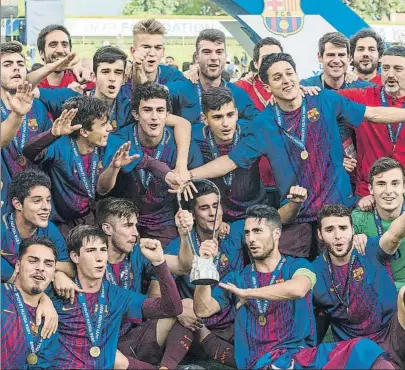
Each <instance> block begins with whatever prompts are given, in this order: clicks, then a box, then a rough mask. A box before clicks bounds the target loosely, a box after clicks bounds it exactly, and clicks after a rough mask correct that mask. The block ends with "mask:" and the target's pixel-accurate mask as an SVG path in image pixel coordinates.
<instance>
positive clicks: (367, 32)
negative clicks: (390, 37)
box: [350, 28, 385, 58]
mask: <svg viewBox="0 0 405 370" xmlns="http://www.w3.org/2000/svg"><path fill="white" fill-rule="evenodd" d="M366 37H371V38H373V39H374V40H375V41H376V43H377V51H378V56H379V57H381V55H383V53H384V50H385V42H384V40H383V39H382V37H381V36H380V35H379V34H378V33H377V32H376V31H374V30H373V29H372V28H364V29H362V30H360V31H359V32H357V33H355V34H354V35H353V36H352V37H351V38H350V56H351V57H352V58H353V55H354V52H355V50H356V46H357V41H359V40H360V39H365V38H366Z"/></svg>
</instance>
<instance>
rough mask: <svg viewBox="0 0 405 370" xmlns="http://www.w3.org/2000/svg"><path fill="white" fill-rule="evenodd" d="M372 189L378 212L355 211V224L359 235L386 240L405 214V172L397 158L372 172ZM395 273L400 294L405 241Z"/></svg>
mask: <svg viewBox="0 0 405 370" xmlns="http://www.w3.org/2000/svg"><path fill="white" fill-rule="evenodd" d="M369 188H370V193H371V194H372V195H373V197H374V200H375V208H374V209H373V210H371V211H361V210H360V209H359V208H357V209H355V210H354V211H353V213H352V220H353V228H354V231H355V234H365V235H367V237H369V238H371V237H376V236H382V235H383V234H384V233H385V232H386V231H387V230H388V229H389V227H390V226H391V224H392V223H393V221H394V220H396V219H397V218H398V217H399V216H400V215H401V214H402V213H404V211H405V201H404V193H405V172H404V168H403V167H402V166H401V164H400V163H399V162H398V161H396V160H395V159H393V158H387V157H382V158H379V159H377V160H376V161H375V162H374V164H373V165H372V166H371V169H370V175H369ZM391 269H392V274H393V277H394V282H395V286H396V288H397V290H399V289H401V287H403V286H404V285H405V239H403V240H402V241H401V244H400V246H399V248H398V253H397V255H396V256H395V258H393V259H392V260H391Z"/></svg>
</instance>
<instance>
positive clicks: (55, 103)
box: [39, 88, 80, 119]
mask: <svg viewBox="0 0 405 370" xmlns="http://www.w3.org/2000/svg"><path fill="white" fill-rule="evenodd" d="M39 91H40V98H39V99H40V100H41V101H42V103H44V104H45V106H46V108H47V109H48V111H49V112H50V113H51V115H52V117H53V118H54V119H56V118H58V117H59V116H60V115H61V114H62V106H63V104H64V103H65V102H66V101H67V100H69V99H70V98H73V97H74V96H80V94H79V93H77V92H75V91H73V90H72V89H68V88H61V89H39Z"/></svg>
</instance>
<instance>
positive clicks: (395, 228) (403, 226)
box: [380, 212, 405, 254]
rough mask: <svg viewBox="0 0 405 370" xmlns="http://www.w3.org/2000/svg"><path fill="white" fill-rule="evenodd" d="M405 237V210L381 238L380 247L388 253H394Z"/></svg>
mask: <svg viewBox="0 0 405 370" xmlns="http://www.w3.org/2000/svg"><path fill="white" fill-rule="evenodd" d="M403 238H405V212H404V213H403V214H402V215H401V216H399V217H398V218H397V219H395V220H394V221H393V222H392V224H391V226H390V227H389V229H388V230H387V231H386V232H385V233H384V234H383V236H382V237H381V239H380V247H381V249H383V250H384V252H385V253H387V254H394V253H395V252H396V251H397V249H398V248H399V245H400V244H401V241H402V239H403Z"/></svg>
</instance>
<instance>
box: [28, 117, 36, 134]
mask: <svg viewBox="0 0 405 370" xmlns="http://www.w3.org/2000/svg"><path fill="white" fill-rule="evenodd" d="M28 127H29V128H30V130H31V131H38V122H37V120H36V119H35V118H31V119H29V120H28Z"/></svg>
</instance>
